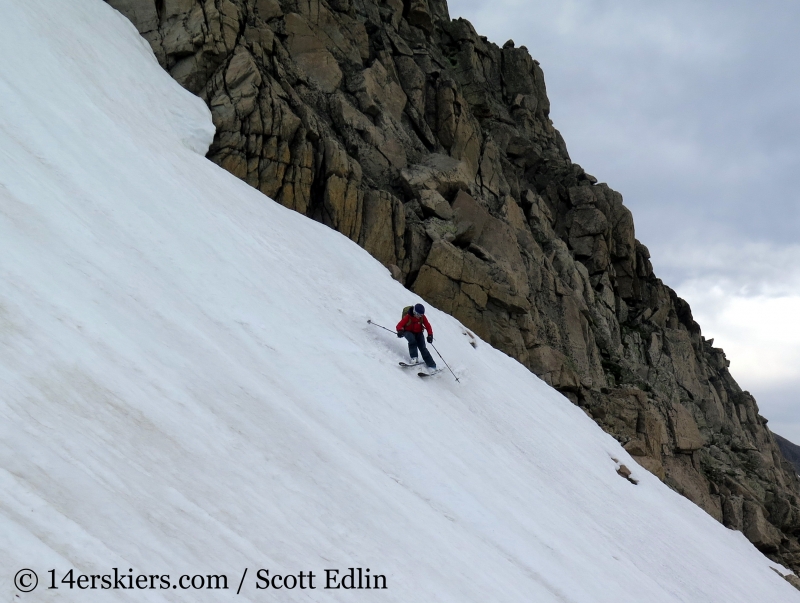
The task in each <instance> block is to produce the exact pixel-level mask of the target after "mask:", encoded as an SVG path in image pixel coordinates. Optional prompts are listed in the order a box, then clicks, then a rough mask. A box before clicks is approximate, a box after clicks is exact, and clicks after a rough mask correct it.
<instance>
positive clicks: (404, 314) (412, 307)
mask: <svg viewBox="0 0 800 603" xmlns="http://www.w3.org/2000/svg"><path fill="white" fill-rule="evenodd" d="M413 309H414V306H406V307H405V308H403V315H402V316H401V317H400V320H402V319H404V318H405V317H406V315H407V314H411V310H413Z"/></svg>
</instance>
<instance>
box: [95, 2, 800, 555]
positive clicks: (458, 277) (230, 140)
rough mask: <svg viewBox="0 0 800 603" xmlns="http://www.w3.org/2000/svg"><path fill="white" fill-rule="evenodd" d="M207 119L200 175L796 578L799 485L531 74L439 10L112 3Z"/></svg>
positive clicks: (401, 5) (532, 69)
mask: <svg viewBox="0 0 800 603" xmlns="http://www.w3.org/2000/svg"><path fill="white" fill-rule="evenodd" d="M108 1H109V2H110V4H112V5H113V6H115V7H116V8H118V9H119V10H120V11H122V12H123V13H124V14H125V15H127V16H128V17H129V18H130V19H131V21H132V22H133V23H134V24H135V25H136V27H137V28H138V29H139V31H140V32H141V33H142V35H143V36H144V37H145V38H146V39H147V40H148V41H149V42H150V44H151V46H152V48H153V50H154V51H155V54H156V57H157V58H158V60H159V61H160V63H161V64H162V65H163V67H164V68H165V69H166V70H167V71H168V72H169V73H170V74H172V76H173V77H174V78H175V79H176V80H177V81H178V82H180V83H181V84H182V85H183V86H185V87H186V88H188V89H189V90H191V91H192V92H194V93H196V94H198V95H199V96H200V97H202V98H203V99H204V100H205V101H206V102H207V103H208V106H209V107H210V109H211V112H212V115H213V119H214V123H215V125H216V127H217V135H216V139H215V140H214V143H213V145H212V147H211V149H210V151H209V154H208V156H209V158H210V159H211V160H213V161H215V162H216V163H218V164H219V165H221V166H222V167H224V168H225V169H227V170H229V171H230V172H232V173H233V174H235V175H236V176H238V177H240V178H242V179H244V180H245V181H246V182H248V183H249V184H251V185H252V186H254V187H257V188H258V189H260V190H261V191H263V192H264V193H265V194H267V195H269V196H270V197H272V198H273V199H275V200H276V201H278V202H279V203H281V204H283V205H285V206H286V207H289V208H292V209H294V210H296V211H298V212H300V213H302V214H305V215H307V216H309V217H311V218H313V219H315V220H318V221H321V222H324V223H325V224H327V225H329V226H331V227H332V228H335V229H337V230H338V231H340V232H341V233H343V234H344V235H345V236H347V237H349V238H351V239H352V240H353V241H356V242H358V243H359V244H360V245H362V246H363V247H364V248H366V249H367V250H368V251H369V252H370V253H371V254H373V255H374V256H375V257H376V258H378V259H379V260H380V261H381V262H383V263H384V264H385V265H386V266H387V268H389V269H390V270H391V272H392V274H393V276H395V278H397V279H398V280H401V281H402V282H404V283H405V284H406V285H407V286H409V287H410V288H412V289H413V290H414V291H415V292H417V293H418V294H419V295H420V296H421V297H423V298H424V299H425V300H426V301H428V302H429V303H431V304H434V305H436V306H437V307H439V308H441V309H443V310H445V311H447V312H450V313H452V314H453V315H454V316H456V317H457V318H458V319H459V320H461V321H462V322H463V323H464V324H465V325H467V326H468V327H469V328H470V329H472V330H473V331H474V332H475V333H477V334H478V335H480V336H481V337H482V338H483V339H485V340H486V341H489V342H490V343H491V344H492V345H494V346H495V347H497V348H499V349H501V350H503V351H504V352H506V353H507V354H509V355H511V356H513V357H514V358H517V359H518V360H519V361H520V362H521V363H523V364H525V365H526V366H527V367H529V368H530V370H532V371H533V372H535V373H536V374H537V375H539V376H540V377H542V378H543V379H544V380H545V381H547V382H548V383H550V384H551V385H553V386H554V387H556V388H557V389H559V390H560V391H561V392H563V393H564V394H565V395H566V396H568V397H569V398H570V399H571V400H572V401H573V402H574V403H575V404H578V405H580V406H581V407H582V408H583V409H584V410H585V411H586V412H587V413H588V414H589V415H591V416H592V417H593V418H594V419H595V420H596V421H597V423H598V424H599V425H600V426H601V427H603V429H605V430H606V431H607V432H609V433H610V434H612V435H613V436H614V437H616V438H617V439H618V440H619V441H620V442H621V443H622V444H623V446H624V447H625V448H626V450H628V452H629V453H630V454H632V455H633V456H634V458H636V459H637V460H638V462H639V463H640V464H641V465H642V466H644V467H645V468H647V469H648V470H650V471H651V472H653V473H654V474H655V475H657V476H658V477H660V478H661V479H662V480H664V481H665V482H666V483H667V484H669V485H670V486H671V487H672V488H674V489H675V490H677V491H678V492H680V493H682V494H683V495H685V496H686V497H688V498H689V499H691V500H692V501H694V502H695V503H696V504H698V505H700V506H701V507H702V508H703V509H705V510H706V511H707V512H708V513H710V514H711V515H712V516H713V517H715V518H716V519H718V520H719V521H721V522H723V523H724V524H725V525H726V526H729V527H731V528H733V529H737V530H741V531H742V532H743V533H744V534H745V535H746V536H747V537H748V538H749V539H750V540H751V541H752V542H753V543H754V544H755V545H756V546H757V547H759V548H760V549H761V550H762V551H764V552H765V553H767V554H769V555H771V556H773V557H774V558H775V559H778V560H780V561H782V562H783V563H785V564H787V565H789V566H792V567H794V568H795V569H800V545H799V544H798V539H797V535H798V534H800V506H799V503H798V496H799V495H800V485H799V484H798V478H797V475H796V473H795V471H794V469H793V468H792V467H791V466H790V465H789V464H788V463H787V462H786V461H785V459H784V457H783V455H782V454H781V452H780V450H779V449H778V446H777V445H776V443H775V440H774V438H773V436H772V434H771V433H770V431H769V430H768V429H767V427H766V419H764V418H763V417H761V416H760V415H759V414H758V406H757V405H756V402H755V400H754V399H753V397H752V396H751V395H750V394H749V393H747V392H745V391H742V390H741V389H740V388H739V386H738V385H737V384H736V382H735V381H734V379H733V378H732V377H731V375H730V373H729V372H728V361H727V360H726V359H725V355H724V353H723V352H722V350H720V349H717V348H714V347H713V346H712V345H711V342H710V341H707V340H705V339H704V338H703V337H702V335H701V332H700V327H699V326H698V325H697V323H696V322H694V320H693V319H692V313H691V310H690V309H689V306H688V305H687V303H686V302H685V301H683V300H682V299H680V298H679V297H677V295H676V294H675V292H674V291H672V290H671V289H670V288H669V287H667V286H665V285H664V284H663V283H662V282H661V281H660V280H659V279H658V278H656V276H655V275H654V274H653V269H652V266H651V264H650V260H649V257H650V254H649V252H648V250H647V247H645V246H644V245H643V244H641V243H640V242H639V241H637V240H636V238H635V236H634V225H633V218H632V216H631V213H630V211H629V210H628V209H627V208H626V207H625V206H624V205H623V203H622V196H621V195H620V194H619V193H617V192H615V191H614V190H612V189H611V188H609V187H608V186H607V185H606V184H598V182H597V179H596V178H594V177H593V176H590V175H589V174H587V173H585V172H584V170H583V169H582V168H581V167H580V166H579V165H577V164H575V163H572V161H570V158H569V155H568V153H567V148H566V145H565V143H564V141H563V139H562V138H561V135H560V134H559V132H558V131H557V130H556V129H555V128H554V127H553V124H552V122H551V120H550V118H549V111H550V103H549V100H548V98H547V93H546V90H545V83H544V75H543V72H542V69H541V68H540V66H539V63H538V62H537V61H535V60H533V59H532V58H531V56H530V55H529V54H528V51H527V50H526V49H525V48H524V47H522V48H516V47H515V46H514V43H513V42H511V41H509V42H507V43H506V44H505V45H504V46H503V47H502V48H500V47H498V46H496V45H494V44H492V43H490V42H488V41H487V40H486V38H484V37H481V36H479V35H478V34H477V33H476V32H475V30H474V29H473V27H472V26H471V25H470V24H469V23H468V22H467V21H464V20H462V19H458V20H451V19H450V17H449V14H448V9H447V5H446V0H108Z"/></svg>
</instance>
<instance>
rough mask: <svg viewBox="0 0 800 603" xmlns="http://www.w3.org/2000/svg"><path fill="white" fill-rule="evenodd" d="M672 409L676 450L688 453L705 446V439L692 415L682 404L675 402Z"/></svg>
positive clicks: (671, 415)
mask: <svg viewBox="0 0 800 603" xmlns="http://www.w3.org/2000/svg"><path fill="white" fill-rule="evenodd" d="M672 408H673V412H672V413H670V426H671V428H672V433H673V435H674V437H675V450H676V451H677V452H683V453H686V452H692V451H693V450H699V449H700V448H702V447H703V446H705V438H703V436H702V434H701V433H700V430H699V429H698V428H697V422H696V421H695V420H694V417H693V416H692V413H690V412H689V410H688V409H687V408H686V407H685V406H684V405H683V404H681V403H680V402H674V403H673V405H672Z"/></svg>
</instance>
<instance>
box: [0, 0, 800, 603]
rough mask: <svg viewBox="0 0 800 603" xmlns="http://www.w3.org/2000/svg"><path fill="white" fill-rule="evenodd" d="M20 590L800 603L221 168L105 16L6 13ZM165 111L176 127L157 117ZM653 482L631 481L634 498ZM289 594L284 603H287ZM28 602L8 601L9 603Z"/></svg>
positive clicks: (84, 6) (3, 232)
mask: <svg viewBox="0 0 800 603" xmlns="http://www.w3.org/2000/svg"><path fill="white" fill-rule="evenodd" d="M0 11H2V14H3V19H2V20H0V49H2V51H3V56H4V57H5V59H4V61H3V62H2V63H0V99H2V103H0V271H2V273H1V276H0V283H2V284H1V285H0V536H1V537H0V567H1V568H2V573H1V574H0V584H2V588H3V592H5V593H7V596H13V595H11V593H15V594H19V593H16V591H15V589H14V585H13V577H14V574H15V573H16V571H17V570H18V569H22V568H31V569H34V570H35V571H36V572H37V573H38V574H39V578H40V582H41V583H42V584H40V587H39V589H37V590H36V591H34V593H31V594H27V595H23V594H20V600H22V597H27V599H28V600H48V601H49V600H58V599H59V596H60V597H61V599H63V600H75V601H82V600H85V599H86V598H89V597H93V596H97V593H87V592H84V591H80V590H77V589H76V590H73V591H70V590H68V589H67V588H66V586H64V585H60V586H61V588H59V590H58V591H47V590H43V588H44V586H46V582H47V580H48V579H49V578H48V574H47V571H48V570H50V569H56V571H57V574H58V575H59V577H60V576H62V575H63V574H64V573H65V572H66V571H67V570H69V569H70V568H74V569H75V570H76V572H82V573H85V574H107V573H108V572H109V571H111V568H113V567H118V568H121V569H122V568H124V570H123V571H126V570H127V568H129V567H130V568H134V572H135V573H142V574H171V575H173V576H178V575H180V574H182V573H190V574H198V573H201V574H209V573H211V574H221V573H224V574H227V575H228V576H229V582H230V586H231V590H230V591H228V592H226V593H224V594H221V593H219V592H210V593H208V592H203V593H199V592H193V591H186V592H183V591H181V590H159V589H154V590H147V591H137V592H135V593H127V592H126V591H119V590H116V591H115V590H112V591H108V592H105V593H104V594H103V595H102V596H103V597H104V600H110V599H113V598H115V597H116V598H120V599H123V598H124V599H130V600H137V601H142V600H163V599H166V600H187V601H194V600H215V601H219V600H222V599H224V598H226V597H228V596H234V593H235V590H236V586H237V583H238V580H239V578H240V576H241V572H242V571H243V570H244V568H246V567H247V568H249V572H250V573H249V576H250V577H248V578H247V579H246V581H245V584H244V585H243V587H242V591H241V595H240V597H242V600H247V599H252V600H254V601H256V600H258V601H261V600H265V597H266V596H267V595H266V593H264V592H262V591H258V590H256V579H255V575H254V574H255V571H256V570H257V569H258V568H268V569H270V571H271V574H274V573H287V574H288V573H294V574H297V573H298V572H300V571H306V572H307V571H309V570H312V571H314V572H315V573H316V574H321V573H323V571H324V569H326V568H340V569H342V570H346V569H347V568H349V567H361V568H367V567H369V568H371V570H372V572H373V573H379V574H383V575H385V576H386V577H387V582H388V588H387V589H386V590H382V591H379V592H369V593H368V594H365V593H364V592H359V593H354V592H349V591H342V590H325V589H323V588H321V583H320V584H319V586H318V588H317V589H316V590H304V591H300V590H292V591H287V590H284V591H281V593H280V597H281V598H282V600H286V601H293V600H298V601H300V600H304V601H325V600H336V601H339V600H341V601H351V600H356V599H358V600H367V598H369V599H370V600H372V598H374V599H375V600H381V601H453V602H456V601H458V602H463V601H481V602H485V601H499V602H504V603H506V602H513V601H526V602H529V601H542V602H547V601H570V602H589V601H591V602H595V601H598V602H599V601H608V602H612V601H613V602H614V603H620V602H626V601H629V602H635V601H652V602H661V601H663V602H667V601H685V602H698V603H699V602H715V601H719V602H722V601H724V602H726V603H728V602H731V601H742V602H748V603H750V602H753V601H793V600H799V601H800V593H798V592H797V591H796V590H794V589H793V588H792V587H791V586H790V585H789V584H788V583H787V582H786V581H784V580H783V579H781V578H780V577H779V576H778V575H777V574H776V573H775V572H774V571H773V570H772V569H770V568H772V567H774V568H777V569H778V570H780V571H781V572H785V570H784V569H783V568H780V567H778V566H776V564H774V563H772V562H770V561H769V560H768V559H766V558H765V557H763V556H762V555H761V554H760V553H758V552H757V551H756V550H755V549H754V548H753V547H752V546H751V545H750V544H749V543H748V542H747V541H746V540H745V538H744V537H743V536H742V535H741V534H739V533H737V532H732V531H729V530H727V529H725V528H724V527H722V526H721V525H719V524H718V523H716V522H715V521H714V520H713V519H711V518H710V517H709V516H708V515H706V514H705V513H704V512H703V511H701V510H700V509H698V508H697V507H695V506H694V505H692V504H691V503H690V502H689V501H687V500H685V499H683V498H682V497H680V496H678V495H677V494H675V493H673V492H672V491H670V490H669V489H667V488H666V487H665V486H664V485H663V484H661V483H660V482H659V481H658V480H657V479H656V478H655V477H653V476H652V475H650V474H649V473H647V472H646V471H644V470H642V469H640V468H639V467H638V466H635V465H634V464H633V462H632V460H631V459H630V457H629V456H628V455H627V454H626V453H625V452H624V451H623V450H622V449H621V448H620V447H619V446H618V445H617V443H616V442H615V441H614V440H613V439H612V438H611V437H610V436H607V435H606V434H604V433H603V432H602V431H601V430H600V429H599V428H598V427H597V426H596V425H595V424H594V423H593V422H592V421H591V420H590V419H589V418H587V417H586V416H585V415H584V414H583V412H582V411H580V410H579V409H578V408H576V407H575V406H573V405H572V404H570V403H569V402H568V401H567V400H566V399H564V398H563V397H562V396H561V395H559V394H558V393H557V392H555V391H554V390H552V389H551V388H549V387H547V386H546V385H545V384H544V383H542V382H541V381H539V380H538V379H537V378H536V377H535V376H533V375H532V374H531V373H529V372H528V371H527V370H526V369H525V368H523V367H522V366H521V365H519V364H518V363H517V362H516V361H513V360H512V359H510V358H508V357H507V356H505V355H504V354H502V353H500V352H498V351H496V350H494V349H492V348H491V347H489V346H488V345H485V344H483V343H481V342H478V345H477V347H475V348H473V347H472V346H471V345H470V338H469V337H468V336H467V335H465V329H464V328H463V327H462V326H461V325H459V324H458V323H457V322H456V321H455V320H453V319H452V318H450V317H448V316H446V315H444V314H442V313H439V312H437V311H435V310H434V309H431V310H430V311H429V317H430V318H431V321H432V323H433V327H434V330H435V332H436V336H437V347H438V349H439V350H440V351H441V352H442V354H444V355H445V358H446V359H447V361H448V363H449V364H450V365H451V366H452V367H453V369H454V370H455V371H456V373H457V374H458V375H459V377H460V378H461V381H462V383H461V384H457V383H455V381H454V380H453V379H452V377H450V376H449V374H448V373H442V374H441V375H439V376H438V377H436V378H434V379H432V380H428V381H423V380H421V379H418V378H417V377H415V376H414V374H413V372H408V371H403V370H401V369H399V368H398V367H397V362H398V361H399V360H402V359H404V354H405V352H404V345H403V344H402V342H401V341H400V340H397V339H396V338H394V337H392V336H391V335H389V334H388V333H386V332H384V331H381V330H379V329H375V328H374V327H370V326H369V325H368V324H367V322H366V321H367V319H368V318H372V319H374V320H375V321H377V322H379V323H381V324H385V325H387V326H389V327H392V326H393V324H394V323H395V322H396V321H397V320H398V319H399V311H400V309H401V308H402V307H403V306H405V305H407V304H409V303H411V302H414V301H418V300H416V299H415V298H414V296H413V295H412V294H410V293H409V292H408V291H406V290H405V289H403V288H402V287H401V286H400V285H399V284H397V283H396V282H394V281H393V280H392V279H391V278H390V276H389V274H388V273H387V271H386V270H385V269H384V268H383V267H382V266H381V265H380V264H379V263H378V262H376V261H375V260H373V259H372V258H371V257H370V256H369V255H368V254H367V253H366V252H365V251H363V250H362V249H360V248H359V247H358V246H357V245H355V244H354V243H352V242H351V241H349V240H347V239H346V238H345V237H343V236H341V235H339V234H338V233H336V232H334V231H333V230H330V229H328V228H326V227H324V226H322V225H320V224H317V223H314V222H312V221H310V220H307V219H306V218H303V217H301V216H300V215H298V214H295V213H293V212H291V211H288V210H286V209H284V208H282V207H281V206H279V205H278V204H276V203H273V202H271V201H270V200H268V199H267V198H265V197H264V196H263V195H261V194H260V193H258V192H257V191H255V190H253V189H251V188H249V187H248V186H247V185H245V184H244V183H242V182H240V181H239V180H237V179H236V178H234V177H233V176H231V175H230V174H228V173H226V172H224V171H222V170H221V169H219V168H217V167H216V166H214V165H213V164H211V163H210V162H208V161H207V160H205V158H204V157H203V156H202V153H203V151H204V150H205V148H207V145H208V143H209V142H210V139H211V136H212V134H213V126H212V125H211V122H210V118H209V116H208V112H207V110H206V108H205V106H204V105H203V103H202V102H201V101H199V100H198V99H195V98H193V97H192V96H191V95H189V94H188V93H187V92H185V91H184V90H182V89H181V88H180V87H179V86H178V85H177V84H175V83H174V82H173V81H172V80H171V78H169V76H168V75H166V74H165V73H163V72H162V71H161V70H160V68H159V67H158V65H157V63H156V62H155V60H154V59H153V57H152V55H151V52H150V50H149V48H148V47H147V46H146V44H145V43H144V42H143V41H142V40H141V39H140V38H139V36H138V34H137V33H136V31H135V30H134V29H133V27H132V26H131V25H130V24H129V23H128V22H127V21H126V20H125V19H124V18H123V17H121V16H120V15H119V14H118V13H116V12H115V11H114V10H113V9H111V8H110V7H108V6H107V5H106V4H105V3H103V2H102V1H101V0H24V1H23V0H0ZM163 107H168V108H169V109H163ZM613 458H616V459H618V461H619V462H622V463H625V464H626V465H627V466H628V467H630V468H632V469H633V477H635V478H636V479H637V480H638V481H639V484H638V485H633V484H632V483H630V482H629V481H627V480H625V479H622V478H621V477H620V476H618V475H617V473H616V469H617V466H618V463H617V462H615V461H614V460H613ZM270 596H272V597H274V596H275V594H274V593H270ZM14 600H16V599H14Z"/></svg>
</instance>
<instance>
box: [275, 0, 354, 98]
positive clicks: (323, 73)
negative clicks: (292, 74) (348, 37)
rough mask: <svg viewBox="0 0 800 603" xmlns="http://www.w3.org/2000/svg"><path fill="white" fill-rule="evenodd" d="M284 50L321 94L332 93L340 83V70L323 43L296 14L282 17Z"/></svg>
mask: <svg viewBox="0 0 800 603" xmlns="http://www.w3.org/2000/svg"><path fill="white" fill-rule="evenodd" d="M284 22H285V31H286V35H287V38H286V49H287V50H288V51H289V54H290V55H291V57H292V59H293V60H294V61H295V63H297V65H298V66H299V67H300V68H301V69H302V70H303V71H304V72H305V73H306V74H307V75H308V77H309V78H310V79H311V80H312V81H313V82H315V83H316V84H317V85H318V86H319V88H320V90H322V91H323V92H334V91H335V90H336V89H337V88H338V87H339V84H340V83H341V82H342V70H341V69H340V68H339V64H338V63H337V61H336V58H335V57H334V56H333V55H332V54H331V53H330V52H329V51H328V50H327V48H325V43H324V41H323V40H322V39H321V38H320V37H319V36H318V35H317V34H316V33H315V32H314V31H313V30H312V29H311V27H310V26H309V24H308V22H307V21H306V20H305V19H304V18H303V17H302V16H301V15H299V14H297V13H289V14H288V15H286V16H285V17H284Z"/></svg>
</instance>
